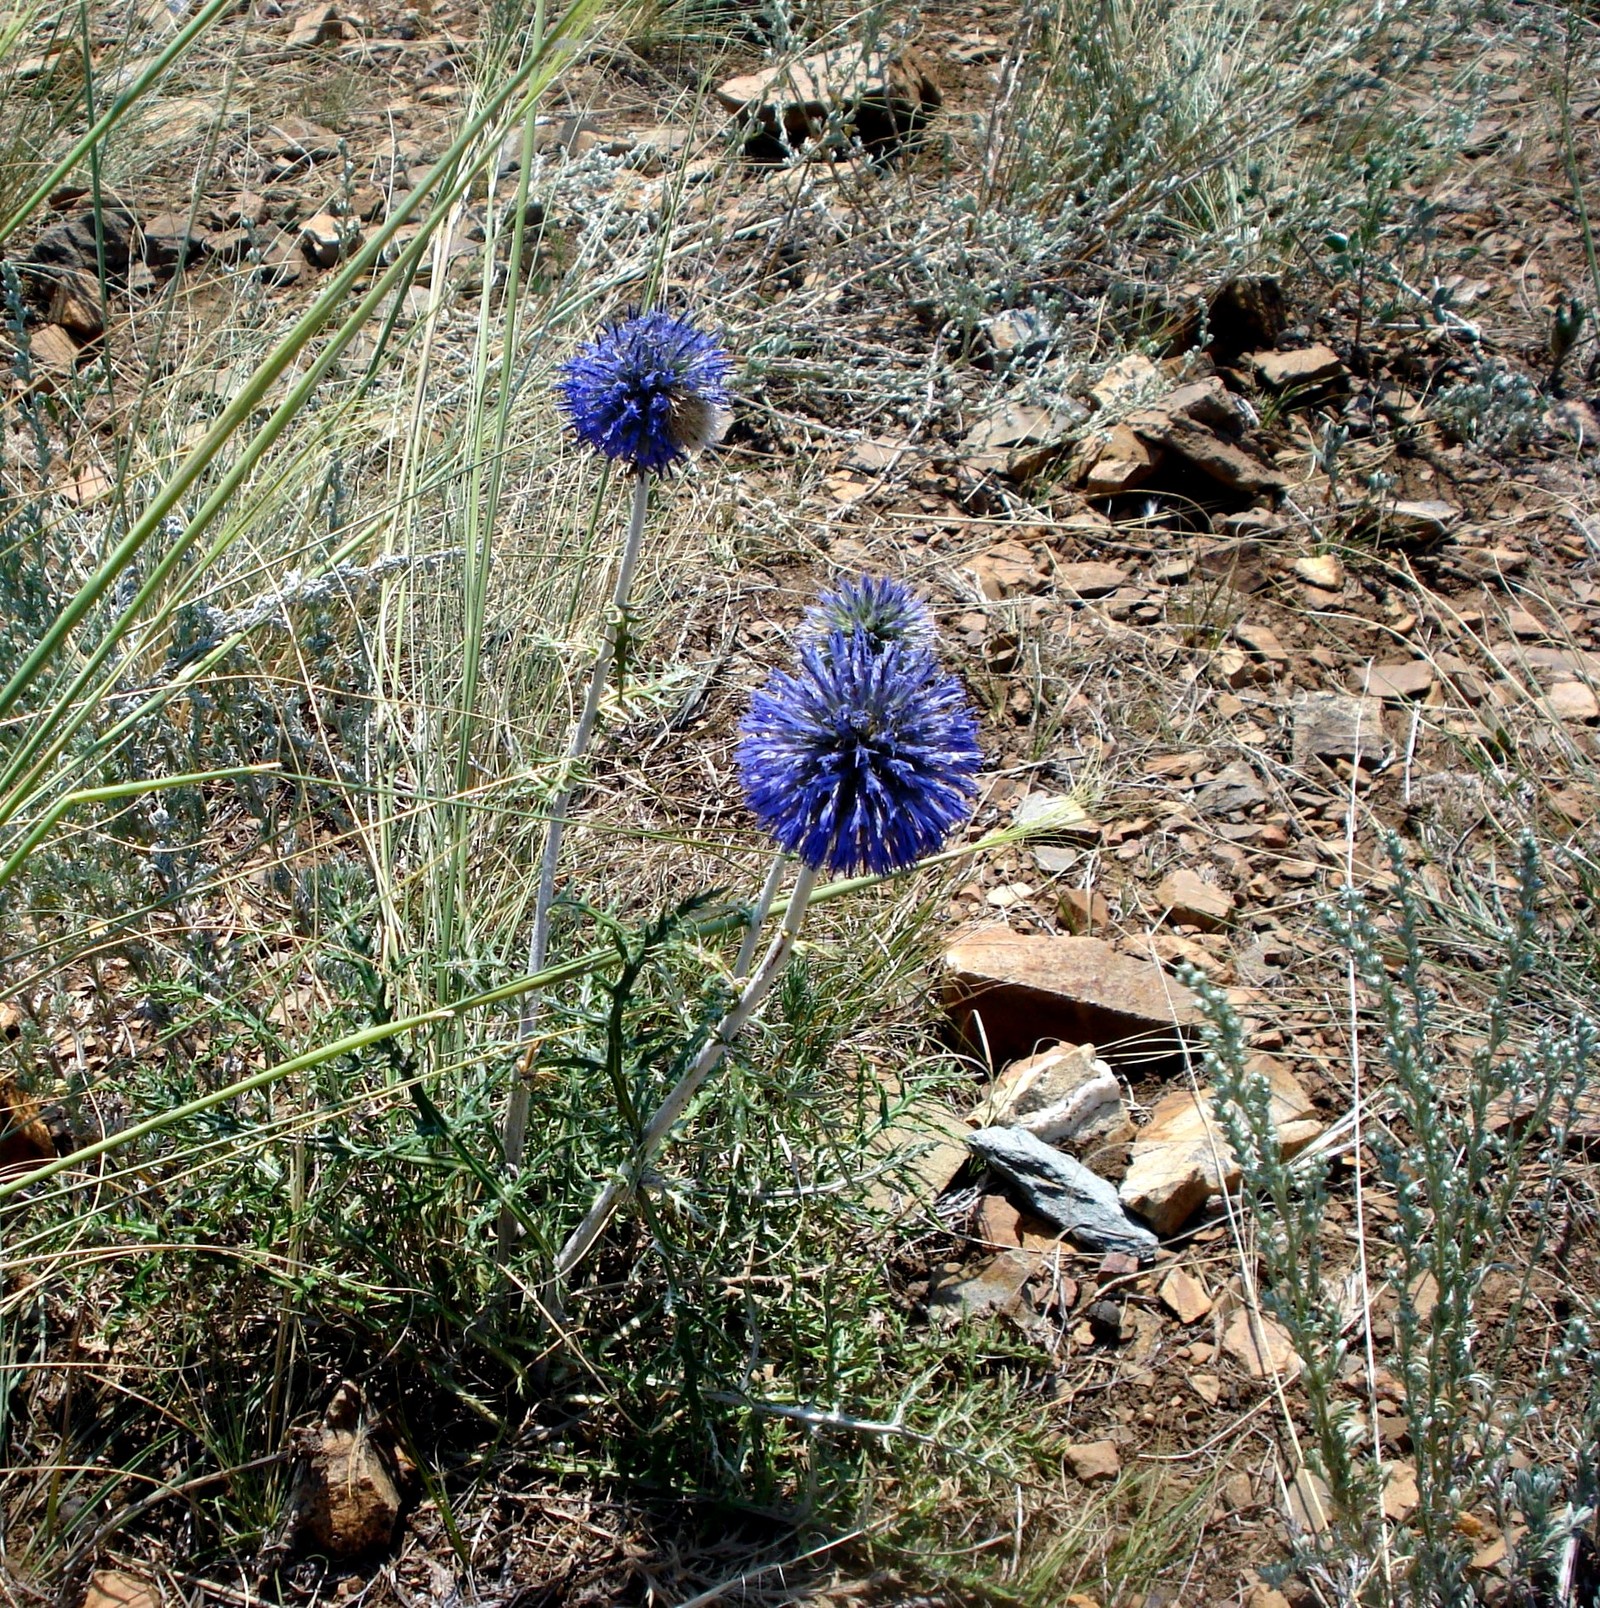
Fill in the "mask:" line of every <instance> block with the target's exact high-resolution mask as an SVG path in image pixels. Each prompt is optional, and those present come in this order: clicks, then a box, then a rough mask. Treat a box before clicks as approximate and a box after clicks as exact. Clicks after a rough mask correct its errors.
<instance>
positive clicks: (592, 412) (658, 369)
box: [557, 312, 733, 474]
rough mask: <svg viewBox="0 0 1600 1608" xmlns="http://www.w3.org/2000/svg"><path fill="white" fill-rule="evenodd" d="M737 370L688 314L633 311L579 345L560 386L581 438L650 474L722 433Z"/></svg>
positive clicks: (657, 471) (570, 415)
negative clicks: (729, 383)
mask: <svg viewBox="0 0 1600 1608" xmlns="http://www.w3.org/2000/svg"><path fill="white" fill-rule="evenodd" d="M732 373H733V360H732V359H731V358H730V357H729V356H728V354H727V353H726V352H725V351H723V349H722V348H721V347H720V346H718V345H717V343H716V341H715V340H713V339H712V337H711V336H709V335H707V334H704V333H703V332H702V331H700V330H698V329H696V328H695V327H694V325H693V324H691V323H690V322H689V320H688V319H686V318H678V317H676V316H675V315H674V314H672V313H664V312H654V313H634V314H632V315H631V316H630V317H628V318H625V319H623V320H622V322H621V323H619V324H608V325H607V326H606V327H605V328H604V329H602V330H601V331H600V333H599V334H598V335H597V336H596V337H595V338H594V339H593V340H592V341H590V342H589V343H588V344H587V345H586V346H582V347H580V348H579V349H578V352H577V354H576V355H575V356H573V357H571V358H569V359H568V361H567V362H566V363H564V364H563V365H562V367H561V379H560V382H559V384H558V386H557V389H558V390H559V391H560V392H561V399H562V401H563V403H564V404H565V405H566V410H567V417H568V418H569V419H570V420H571V422H572V427H573V429H574V430H576V431H577V432H578V437H579V439H580V440H581V441H583V442H584V443H585V444H586V445H588V446H591V447H593V448H594V449H595V451H596V452H603V453H604V454H605V455H606V457H608V458H615V459H617V460H619V461H620V462H622V463H626V464H629V465H631V466H632V467H633V468H634V469H636V470H638V471H639V473H640V474H652V473H659V472H660V471H661V470H663V469H667V468H670V467H671V466H672V465H673V464H675V463H677V462H678V461H679V460H680V459H684V458H688V457H689V456H690V455H691V454H693V453H696V452H699V451H700V449H701V448H702V447H707V446H710V445H711V443H712V442H713V441H720V440H721V439H722V433H723V431H724V430H726V429H727V428H728V417H729V412H728V410H729V406H730V400H731V399H730V397H729V395H728V379H729V376H730V375H731V374H732Z"/></svg>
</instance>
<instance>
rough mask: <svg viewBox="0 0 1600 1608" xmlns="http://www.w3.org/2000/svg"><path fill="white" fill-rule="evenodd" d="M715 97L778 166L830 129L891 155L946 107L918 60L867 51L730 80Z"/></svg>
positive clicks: (823, 55)
mask: <svg viewBox="0 0 1600 1608" xmlns="http://www.w3.org/2000/svg"><path fill="white" fill-rule="evenodd" d="M714 93H715V95H716V98H717V100H718V101H720V102H721V103H722V105H723V106H725V107H726V108H727V109H728V110H729V111H730V112H735V113H738V114H739V115H740V116H742V117H743V118H745V119H746V121H747V122H749V123H750V124H751V125H752V126H753V127H754V128H755V129H756V130H757V131H758V136H760V137H764V138H765V140H766V141H767V142H769V143H770V145H771V146H772V147H774V148H775V149H774V150H773V151H772V153H771V154H772V155H774V156H775V157H776V158H777V159H779V160H781V159H782V157H783V156H784V155H785V154H786V153H787V151H796V150H799V149H800V148H801V147H802V146H803V145H805V144H807V143H808V142H809V141H812V140H821V139H824V138H825V137H827V136H828V135H830V134H831V133H832V128H830V124H832V125H833V127H838V126H840V125H843V126H844V127H847V128H851V129H853V130H854V132H855V134H856V136H857V137H858V138H859V139H860V141H861V143H862V145H863V146H865V147H866V149H867V150H869V151H884V150H891V149H893V148H894V146H896V145H897V144H898V143H899V142H900V141H901V140H903V139H904V138H905V137H906V136H907V135H909V134H911V133H913V132H915V131H916V130H917V129H919V128H921V127H922V125H923V124H925V123H926V122H927V120H928V118H929V117H931V116H932V115H933V113H934V112H935V111H937V110H938V108H939V106H940V105H941V104H942V103H943V100H944V97H943V95H942V94H941V93H940V90H939V86H938V84H936V83H935V82H934V80H933V77H932V75H931V74H930V73H929V72H928V70H927V68H926V67H925V66H924V65H923V64H922V62H921V61H920V60H919V59H918V58H917V57H916V56H915V55H914V54H912V53H911V52H909V51H907V52H906V53H905V54H903V55H901V56H898V57H896V56H893V55H888V54H886V53H884V52H883V51H881V50H877V49H873V48H871V47H869V46H867V45H865V44H860V45H844V46H841V47H840V48H839V49H837V50H824V51H819V52H818V53H817V54H816V55H813V56H807V57H805V58H804V59H803V60H801V61H797V62H784V63H780V64H779V65H778V66H776V67H768V68H766V69H765V70H763V71H762V72H759V73H749V74H746V75H744V76H743V77H739V78H730V79H728V80H726V82H724V83H723V84H721V85H720V86H719V87H718V88H717V89H716V91H715V92H714ZM755 154H757V155H762V154H766V153H764V152H763V151H762V150H760V149H758V150H757V151H756V152H755Z"/></svg>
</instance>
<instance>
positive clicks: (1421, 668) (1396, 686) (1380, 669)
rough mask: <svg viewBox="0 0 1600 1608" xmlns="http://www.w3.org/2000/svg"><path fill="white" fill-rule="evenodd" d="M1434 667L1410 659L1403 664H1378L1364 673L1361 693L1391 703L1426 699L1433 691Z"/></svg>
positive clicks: (1420, 660) (1424, 662)
mask: <svg viewBox="0 0 1600 1608" xmlns="http://www.w3.org/2000/svg"><path fill="white" fill-rule="evenodd" d="M1434 679H1435V678H1434V673H1433V666H1432V665H1431V664H1429V663H1428V661H1427V660H1426V659H1408V660H1406V661H1405V663H1403V664H1378V665H1373V666H1372V667H1371V668H1370V669H1368V670H1365V671H1363V672H1362V676H1361V682H1362V685H1361V687H1360V688H1359V689H1358V690H1359V691H1360V692H1363V693H1368V694H1370V695H1371V696H1372V697H1374V698H1385V699H1388V700H1389V701H1390V702H1394V703H1398V702H1404V701H1406V700H1407V699H1411V698H1422V697H1426V696H1427V694H1428V693H1429V692H1431V691H1432V690H1433V683H1434Z"/></svg>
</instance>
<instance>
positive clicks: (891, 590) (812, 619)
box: [805, 575, 933, 648]
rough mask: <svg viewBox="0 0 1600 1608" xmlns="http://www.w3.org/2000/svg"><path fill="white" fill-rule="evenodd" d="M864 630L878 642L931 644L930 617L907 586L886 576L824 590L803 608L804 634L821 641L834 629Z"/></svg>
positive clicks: (849, 632)
mask: <svg viewBox="0 0 1600 1608" xmlns="http://www.w3.org/2000/svg"><path fill="white" fill-rule="evenodd" d="M836 631H837V632H841V633H842V634H843V635H845V636H849V635H850V634H851V633H852V632H854V631H865V632H866V634H867V635H868V636H869V637H871V638H872V640H873V641H874V642H876V643H878V644H880V645H882V644H884V643H888V642H903V643H906V644H908V645H909V646H911V647H918V648H931V647H932V646H933V616H932V615H931V614H929V612H928V605H927V604H926V603H924V602H923V601H922V599H921V598H920V597H918V596H917V594H916V593H915V592H913V591H912V590H911V589H910V588H909V587H908V586H906V585H904V584H903V583H902V582H900V581H897V580H894V579H893V578H892V577H890V576H888V575H863V576H861V577H860V579H858V580H854V581H846V582H845V583H844V585H843V586H841V587H839V588H838V589H837V590H836V591H832V592H824V593H823V594H822V596H821V597H820V598H818V599H817V601H816V602H815V603H814V604H812V606H811V607H810V608H809V609H807V610H806V623H805V633H806V636H807V637H808V638H810V639H814V640H818V641H822V640H825V639H826V638H828V637H831V636H832V635H833V634H834V632H836Z"/></svg>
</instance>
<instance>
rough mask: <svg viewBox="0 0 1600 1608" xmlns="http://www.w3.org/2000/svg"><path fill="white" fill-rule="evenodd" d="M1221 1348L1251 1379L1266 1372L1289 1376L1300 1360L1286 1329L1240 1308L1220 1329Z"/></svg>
mask: <svg viewBox="0 0 1600 1608" xmlns="http://www.w3.org/2000/svg"><path fill="white" fill-rule="evenodd" d="M1222 1349H1223V1350H1224V1351H1226V1352H1227V1353H1228V1355H1229V1356H1230V1357H1232V1358H1233V1359H1234V1360H1235V1361H1236V1362H1238V1363H1240V1364H1242V1366H1243V1367H1244V1371H1245V1372H1246V1373H1247V1374H1249V1375H1250V1377H1251V1378H1252V1379H1265V1378H1267V1377H1268V1376H1269V1375H1279V1376H1283V1377H1285V1378H1286V1379H1292V1378H1293V1377H1294V1376H1295V1375H1296V1374H1298V1373H1299V1372H1300V1359H1299V1357H1297V1356H1296V1355H1295V1351H1294V1346H1293V1344H1292V1343H1291V1341H1290V1339H1289V1336H1288V1333H1287V1331H1286V1330H1285V1329H1284V1328H1283V1327H1282V1326H1281V1325H1280V1324H1277V1323H1274V1322H1273V1321H1272V1319H1271V1318H1267V1317H1262V1316H1260V1315H1258V1314H1253V1313H1251V1312H1249V1311H1248V1310H1246V1309H1245V1308H1244V1307H1240V1309H1239V1310H1238V1311H1237V1312H1236V1313H1234V1315H1233V1319H1232V1321H1231V1322H1230V1323H1229V1324H1228V1327H1227V1328H1226V1329H1225V1330H1224V1331H1223V1335H1222Z"/></svg>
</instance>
